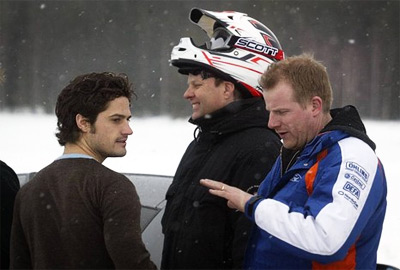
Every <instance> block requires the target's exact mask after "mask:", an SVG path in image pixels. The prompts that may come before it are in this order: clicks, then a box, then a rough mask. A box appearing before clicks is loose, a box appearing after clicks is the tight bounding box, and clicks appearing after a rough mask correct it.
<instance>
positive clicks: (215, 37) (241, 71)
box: [171, 8, 285, 97]
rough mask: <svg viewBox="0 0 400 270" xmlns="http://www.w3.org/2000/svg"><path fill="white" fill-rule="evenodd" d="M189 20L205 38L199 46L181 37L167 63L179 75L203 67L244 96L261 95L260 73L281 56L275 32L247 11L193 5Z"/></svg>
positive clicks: (280, 58)
mask: <svg viewBox="0 0 400 270" xmlns="http://www.w3.org/2000/svg"><path fill="white" fill-rule="evenodd" d="M189 19H190V21H191V22H192V23H194V24H196V25H198V26H199V27H201V28H202V29H203V30H204V31H205V32H206V33H207V35H208V37H209V40H208V41H207V42H206V43H205V44H202V45H200V46H197V45H195V44H194V42H193V40H192V38H189V37H184V38H181V40H180V42H179V44H178V45H177V46H175V47H174V48H173V49H172V53H171V64H172V65H174V66H176V67H178V69H179V72H181V73H183V74H188V73H191V72H192V71H194V70H205V71H209V72H211V73H214V74H216V76H219V77H221V78H222V79H224V80H229V81H232V82H233V83H235V84H236V85H237V87H238V89H239V90H240V91H241V92H242V94H243V95H244V97H260V96H262V88H261V86H260V85H259V79H260V76H261V75H262V74H263V73H264V71H265V70H266V69H267V68H268V66H269V65H270V64H271V63H273V62H276V61H280V60H282V59H284V57H285V56H284V52H283V51H282V47H281V45H280V43H279V40H278V39H277V38H276V36H275V34H274V33H273V32H272V31H271V30H270V29H269V28H267V27H266V26H265V25H263V24H262V23H260V22H259V21H257V20H255V19H253V18H251V17H249V16H247V14H244V13H240V12H235V11H223V12H216V11H208V10H204V9H199V8H193V9H192V10H191V11H190V15H189Z"/></svg>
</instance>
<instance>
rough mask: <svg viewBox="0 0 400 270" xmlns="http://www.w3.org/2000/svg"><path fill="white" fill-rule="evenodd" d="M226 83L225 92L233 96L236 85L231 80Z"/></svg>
mask: <svg viewBox="0 0 400 270" xmlns="http://www.w3.org/2000/svg"><path fill="white" fill-rule="evenodd" d="M224 85H225V90H224V94H225V95H227V96H228V97H231V96H233V95H234V92H235V85H234V84H233V83H232V82H229V81H225V82H224Z"/></svg>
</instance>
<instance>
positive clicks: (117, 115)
mask: <svg viewBox="0 0 400 270" xmlns="http://www.w3.org/2000/svg"><path fill="white" fill-rule="evenodd" d="M112 117H119V118H127V119H130V118H131V117H132V115H129V116H126V115H124V114H119V113H116V114H112V115H110V116H109V118H112Z"/></svg>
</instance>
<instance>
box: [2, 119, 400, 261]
mask: <svg viewBox="0 0 400 270" xmlns="http://www.w3.org/2000/svg"><path fill="white" fill-rule="evenodd" d="M365 125H366V128H367V132H368V135H369V136H370V137H371V138H372V139H373V140H374V141H375V143H376V144H377V150H376V152H377V154H378V156H379V157H380V159H381V160H382V162H383V164H384V167H385V171H386V177H387V181H388V190H389V191H388V197H387V199H388V208H387V212H386V219H385V223H384V229H383V234H382V239H381V244H380V247H379V250H378V262H379V263H385V264H390V265H393V266H396V267H400V232H399V231H400V199H399V198H400V169H399V167H398V166H400V156H399V150H400V121H373V120H365ZM0 127H1V131H0V138H1V140H0V159H1V160H2V161H4V162H6V163H7V164H8V165H9V166H10V167H12V168H13V169H14V170H15V171H16V172H17V173H27V172H34V171H38V170H40V169H41V168H43V167H44V166H46V165H48V164H49V163H51V162H52V161H53V159H54V158H56V157H58V156H60V155H61V154H62V151H63V148H62V147H60V146H59V145H58V143H57V140H56V138H55V136H54V133H55V132H56V118H55V116H51V115H44V114H28V113H15V114H11V113H4V112H3V113H0ZM131 127H132V129H133V135H131V136H130V137H129V139H128V145H127V149H128V154H127V155H126V156H125V157H123V158H109V159H106V161H105V162H104V165H106V166H107V167H109V168H111V169H113V170H115V171H118V172H132V173H150V174H161V175H173V174H174V173H175V170H176V167H177V166H178V163H179V160H180V158H181V156H182V154H183V152H184V151H185V149H186V147H187V145H188V143H189V142H190V141H191V140H192V138H193V130H194V126H193V125H191V124H189V123H188V122H187V119H171V118H168V117H166V116H163V117H152V118H138V119H135V118H134V119H132V121H131ZM396 167H397V169H396Z"/></svg>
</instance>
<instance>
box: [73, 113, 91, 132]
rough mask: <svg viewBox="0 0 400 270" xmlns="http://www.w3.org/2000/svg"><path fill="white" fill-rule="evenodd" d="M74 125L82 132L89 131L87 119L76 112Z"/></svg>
mask: <svg viewBox="0 0 400 270" xmlns="http://www.w3.org/2000/svg"><path fill="white" fill-rule="evenodd" d="M75 121H76V125H77V126H78V128H79V129H80V130H81V131H82V132H89V131H90V123H89V120H88V119H87V118H86V117H84V116H83V115H81V114H79V113H78V114H77V115H76V116H75Z"/></svg>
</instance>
